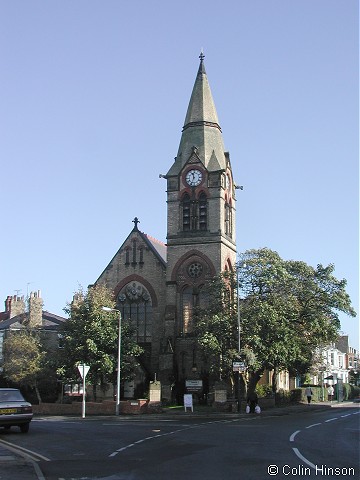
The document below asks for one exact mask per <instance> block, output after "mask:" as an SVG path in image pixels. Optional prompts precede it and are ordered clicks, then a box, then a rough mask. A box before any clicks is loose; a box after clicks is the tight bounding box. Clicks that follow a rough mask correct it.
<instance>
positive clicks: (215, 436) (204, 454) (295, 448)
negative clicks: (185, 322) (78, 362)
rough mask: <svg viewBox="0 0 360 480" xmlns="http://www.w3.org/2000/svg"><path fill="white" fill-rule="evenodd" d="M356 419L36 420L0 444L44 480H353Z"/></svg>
mask: <svg viewBox="0 0 360 480" xmlns="http://www.w3.org/2000/svg"><path fill="white" fill-rule="evenodd" d="M359 414H360V410H359V404H354V405H348V406H341V407H339V408H330V409H325V410H313V409H312V408H311V406H310V407H309V409H308V411H305V413H301V414H291V415H272V414H271V413H267V414H266V415H265V414H264V415H263V414H261V415H253V416H250V415H241V416H238V415H229V414H228V415H226V414H225V415H217V416H211V417H206V416H197V415H196V414H191V413H189V414H186V415H185V414H182V415H174V416H171V417H166V416H164V415H159V416H146V417H145V416H141V417H121V416H120V417H96V418H92V417H88V418H86V419H81V418H71V417H44V418H35V419H34V420H33V422H32V424H31V428H30V432H29V434H27V435H24V434H21V433H18V432H17V431H16V430H15V429H14V430H13V431H10V433H9V432H3V431H2V432H1V433H0V443H1V442H2V443H3V444H4V442H6V444H7V445H12V446H15V447H16V448H19V447H21V448H22V449H26V451H27V452H28V453H30V454H31V455H33V458H34V459H36V460H38V465H39V466H40V468H41V470H42V472H43V474H44V477H45V478H46V480H72V479H77V480H78V479H81V480H88V479H101V480H105V479H106V480H123V479H126V480H140V479H141V480H155V479H156V480H163V479H168V478H170V479H172V480H187V479H199V480H203V479H204V480H213V479H214V480H215V479H216V480H222V479H226V480H232V479H234V480H235V479H236V480H237V479H240V478H241V479H246V480H252V479H254V480H255V479H256V480H262V479H270V478H275V479H285V478H324V479H326V480H329V479H332V478H339V477H341V478H346V479H352V478H354V479H357V478H359V476H360V470H359V423H360V415H359ZM23 451H24V450H23ZM14 478H15V477H14Z"/></svg>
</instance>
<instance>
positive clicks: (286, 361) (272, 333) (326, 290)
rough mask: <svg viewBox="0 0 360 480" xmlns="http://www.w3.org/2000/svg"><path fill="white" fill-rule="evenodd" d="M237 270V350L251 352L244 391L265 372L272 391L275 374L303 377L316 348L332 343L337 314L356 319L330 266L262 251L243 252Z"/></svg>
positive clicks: (345, 294)
mask: <svg viewBox="0 0 360 480" xmlns="http://www.w3.org/2000/svg"><path fill="white" fill-rule="evenodd" d="M238 269H239V282H240V288H241V294H242V297H243V300H242V301H241V336H242V346H243V348H244V350H245V351H247V352H252V356H251V359H250V358H249V360H248V363H249V385H248V387H249V390H250V391H251V390H253V389H255V387H256V384H257V382H258V381H259V379H260V377H261V375H262V374H263V372H264V370H265V369H268V370H273V371H274V376H273V386H274V390H276V382H275V379H276V377H277V372H278V371H279V370H281V369H288V370H290V371H298V372H299V373H304V372H305V371H306V369H308V368H309V366H310V365H311V361H312V354H313V352H314V351H315V350H316V348H317V347H319V346H321V345H323V344H326V343H330V342H332V341H334V340H336V338H337V336H338V332H339V328H340V321H339V317H338V312H339V311H342V312H344V313H346V314H348V315H351V316H355V315H356V313H355V311H354V309H353V308H352V306H351V301H350V298H349V296H348V294H347V293H346V290H345V288H346V280H338V279H336V278H335V276H334V275H333V272H334V266H333V265H329V266H327V267H323V266H322V265H318V266H317V267H316V268H313V267H311V266H309V265H307V264H306V263H305V262H301V261H292V260H291V261H285V260H283V259H281V257H280V256H279V255H278V253H276V252H274V251H272V250H269V249H266V248H263V249H260V250H248V251H246V252H245V253H244V254H243V255H242V256H241V261H240V262H239V265H238Z"/></svg>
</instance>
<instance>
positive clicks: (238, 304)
mask: <svg viewBox="0 0 360 480" xmlns="http://www.w3.org/2000/svg"><path fill="white" fill-rule="evenodd" d="M239 267H240V266H239V264H238V265H237V266H236V294H237V322H238V353H239V360H241V355H240V350H241V330H240V328H241V324H240V291H239ZM238 375H239V377H238V410H239V413H241V373H240V369H239V371H238Z"/></svg>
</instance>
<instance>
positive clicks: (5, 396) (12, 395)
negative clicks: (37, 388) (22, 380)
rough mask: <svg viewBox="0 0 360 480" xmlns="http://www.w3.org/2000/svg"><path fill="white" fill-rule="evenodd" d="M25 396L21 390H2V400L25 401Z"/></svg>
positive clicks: (0, 399) (0, 397)
mask: <svg viewBox="0 0 360 480" xmlns="http://www.w3.org/2000/svg"><path fill="white" fill-rule="evenodd" d="M23 401H24V397H23V396H22V395H21V393H20V392H19V390H0V402H23Z"/></svg>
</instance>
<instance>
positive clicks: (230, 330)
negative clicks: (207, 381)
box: [195, 272, 238, 385]
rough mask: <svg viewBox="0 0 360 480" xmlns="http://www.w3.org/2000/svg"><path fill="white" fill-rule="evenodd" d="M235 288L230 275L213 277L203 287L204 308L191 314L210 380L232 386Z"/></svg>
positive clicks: (234, 344)
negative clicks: (205, 293) (224, 382)
mask: <svg viewBox="0 0 360 480" xmlns="http://www.w3.org/2000/svg"><path fill="white" fill-rule="evenodd" d="M235 287H236V284H235V276H234V274H233V273H232V272H226V273H224V274H221V275H219V276H217V277H215V278H213V279H212V280H211V281H209V282H208V284H207V285H206V287H205V288H206V292H207V302H206V303H207V305H206V307H205V308H198V309H196V311H195V332H196V336H197V343H198V345H199V347H200V350H201V352H202V355H203V358H204V365H205V366H206V367H205V368H207V369H208V373H209V374H210V375H212V376H213V378H214V379H217V380H230V382H231V383H232V385H233V384H234V379H233V371H232V362H233V360H234V359H235V358H236V357H237V355H238V352H237V346H238V328H237V310H236V298H235V296H234V291H235Z"/></svg>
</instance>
